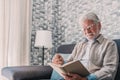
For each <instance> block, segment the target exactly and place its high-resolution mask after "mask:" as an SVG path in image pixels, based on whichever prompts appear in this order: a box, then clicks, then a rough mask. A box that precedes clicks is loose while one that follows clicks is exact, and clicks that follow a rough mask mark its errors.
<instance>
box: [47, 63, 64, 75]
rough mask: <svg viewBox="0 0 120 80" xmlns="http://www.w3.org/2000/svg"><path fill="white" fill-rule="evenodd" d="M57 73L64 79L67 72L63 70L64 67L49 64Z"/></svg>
mask: <svg viewBox="0 0 120 80" xmlns="http://www.w3.org/2000/svg"><path fill="white" fill-rule="evenodd" d="M48 64H49V65H50V66H51V67H52V68H53V69H54V70H55V71H56V72H58V73H59V74H60V75H61V76H62V77H64V76H63V74H66V72H65V71H64V70H63V68H62V66H60V65H56V64H54V63H48Z"/></svg>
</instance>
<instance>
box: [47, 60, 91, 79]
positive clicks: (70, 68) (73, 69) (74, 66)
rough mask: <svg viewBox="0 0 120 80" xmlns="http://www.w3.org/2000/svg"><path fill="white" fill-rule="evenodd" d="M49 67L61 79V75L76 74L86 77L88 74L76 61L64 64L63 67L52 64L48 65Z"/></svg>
mask: <svg viewBox="0 0 120 80" xmlns="http://www.w3.org/2000/svg"><path fill="white" fill-rule="evenodd" d="M49 65H50V66H51V67H52V68H53V69H54V70H55V71H56V72H58V73H59V74H60V75H61V76H62V77H63V75H62V74H66V73H68V72H69V73H74V74H78V75H80V76H82V77H86V76H88V75H89V74H90V73H89V72H88V70H87V69H86V68H85V67H84V66H83V65H82V63H81V62H80V61H79V60H77V61H71V62H68V63H65V64H64V65H56V64H54V63H49Z"/></svg>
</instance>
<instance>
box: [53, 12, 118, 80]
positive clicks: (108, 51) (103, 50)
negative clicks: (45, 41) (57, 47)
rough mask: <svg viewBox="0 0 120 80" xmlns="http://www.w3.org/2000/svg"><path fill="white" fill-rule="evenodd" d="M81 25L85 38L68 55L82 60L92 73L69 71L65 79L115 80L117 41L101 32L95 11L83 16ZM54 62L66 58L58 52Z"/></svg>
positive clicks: (69, 58)
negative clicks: (87, 74)
mask: <svg viewBox="0 0 120 80" xmlns="http://www.w3.org/2000/svg"><path fill="white" fill-rule="evenodd" d="M81 25H82V28H83V33H84V35H85V39H84V40H83V41H81V42H79V43H78V44H76V46H75V48H74V50H73V52H72V54H71V55H70V56H69V57H68V61H73V60H80V61H81V62H82V63H83V65H84V66H85V67H86V68H87V69H88V71H89V72H90V73H91V74H90V75H89V76H86V77H82V76H80V75H78V74H73V73H68V74H67V75H65V74H64V79H65V80H114V77H115V74H116V71H117V66H118V53H117V47H116V44H115V42H113V41H112V40H108V39H106V38H104V37H103V35H102V34H100V30H101V23H100V20H99V18H98V16H97V15H96V14H95V13H92V12H91V13H88V14H86V15H85V16H83V18H82V20H81ZM52 62H53V63H56V64H63V63H64V60H63V58H62V57H61V56H60V55H59V54H57V55H55V56H54V57H53V60H52ZM52 76H53V75H52ZM64 79H63V80H64ZM51 80H52V79H51Z"/></svg>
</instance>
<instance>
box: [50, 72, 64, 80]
mask: <svg viewBox="0 0 120 80" xmlns="http://www.w3.org/2000/svg"><path fill="white" fill-rule="evenodd" d="M50 80H64V79H63V77H62V76H60V75H59V74H58V73H57V72H56V71H55V70H53V72H52V75H51V78H50Z"/></svg>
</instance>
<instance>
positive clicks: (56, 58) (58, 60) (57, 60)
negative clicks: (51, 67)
mask: <svg viewBox="0 0 120 80" xmlns="http://www.w3.org/2000/svg"><path fill="white" fill-rule="evenodd" d="M52 63H55V64H60V65H62V64H63V63H64V59H63V57H62V56H61V55H60V54H56V55H55V56H54V57H53V59H52Z"/></svg>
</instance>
